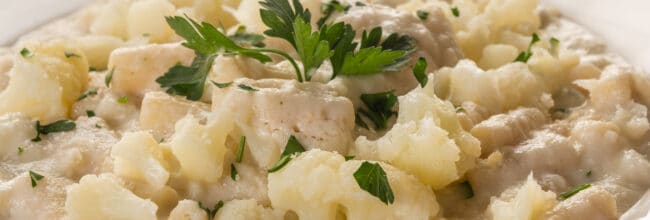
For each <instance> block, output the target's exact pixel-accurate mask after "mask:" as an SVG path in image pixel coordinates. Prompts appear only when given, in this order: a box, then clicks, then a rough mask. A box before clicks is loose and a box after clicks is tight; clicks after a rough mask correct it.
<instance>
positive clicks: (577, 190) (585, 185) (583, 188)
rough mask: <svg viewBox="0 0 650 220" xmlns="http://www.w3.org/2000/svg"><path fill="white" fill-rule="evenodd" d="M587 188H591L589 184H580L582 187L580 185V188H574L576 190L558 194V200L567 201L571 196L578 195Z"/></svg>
mask: <svg viewBox="0 0 650 220" xmlns="http://www.w3.org/2000/svg"><path fill="white" fill-rule="evenodd" d="M589 187H591V184H588V183H585V184H582V185H580V186H578V187H576V188H574V189H572V190H569V191H568V192H565V193H562V194H560V195H559V196H558V197H559V198H560V200H565V199H568V198H570V197H571V196H573V195H575V194H578V193H579V192H580V191H582V190H585V189H588V188H589Z"/></svg>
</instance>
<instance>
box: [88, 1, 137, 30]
mask: <svg viewBox="0 0 650 220" xmlns="http://www.w3.org/2000/svg"><path fill="white" fill-rule="evenodd" d="M130 6H131V0H116V1H107V2H106V3H105V4H103V5H101V6H100V7H99V8H97V9H96V10H97V11H95V14H96V16H95V17H94V20H93V21H92V23H91V24H90V33H93V34H97V35H110V36H115V37H119V38H121V39H127V37H128V34H127V31H126V27H127V14H128V12H129V7H130Z"/></svg>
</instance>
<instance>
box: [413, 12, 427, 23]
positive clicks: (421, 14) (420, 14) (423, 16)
mask: <svg viewBox="0 0 650 220" xmlns="http://www.w3.org/2000/svg"><path fill="white" fill-rule="evenodd" d="M415 14H416V15H417V16H418V18H420V20H423V21H424V20H427V18H429V12H428V11H424V10H418V11H417V12H415Z"/></svg>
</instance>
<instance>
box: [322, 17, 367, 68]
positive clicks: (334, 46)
mask: <svg viewBox="0 0 650 220" xmlns="http://www.w3.org/2000/svg"><path fill="white" fill-rule="evenodd" d="M364 33H365V32H364ZM320 35H321V36H320V38H321V39H324V40H326V41H328V42H329V46H330V49H331V50H333V51H334V52H333V53H332V56H330V62H331V63H332V78H334V77H336V76H337V75H338V74H339V73H340V72H341V69H342V68H343V63H344V61H345V56H346V55H347V54H348V53H354V50H355V49H356V48H357V45H358V44H357V43H355V42H353V41H354V37H355V35H356V32H355V31H354V29H352V25H349V24H344V23H343V22H339V23H336V24H333V25H324V26H323V27H322V28H321V31H320Z"/></svg>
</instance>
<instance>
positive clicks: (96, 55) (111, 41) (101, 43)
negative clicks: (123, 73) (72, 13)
mask: <svg viewBox="0 0 650 220" xmlns="http://www.w3.org/2000/svg"><path fill="white" fill-rule="evenodd" d="M75 43H76V44H77V45H78V46H79V48H80V49H81V50H82V51H83V52H84V55H86V58H87V59H88V65H89V66H90V67H91V68H94V69H97V70H103V69H106V67H107V65H108V57H109V56H110V54H111V52H113V50H115V49H117V48H119V47H121V46H123V45H124V44H125V43H124V41H122V39H120V38H117V37H113V36H107V35H89V36H83V37H79V38H76V39H75Z"/></svg>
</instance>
